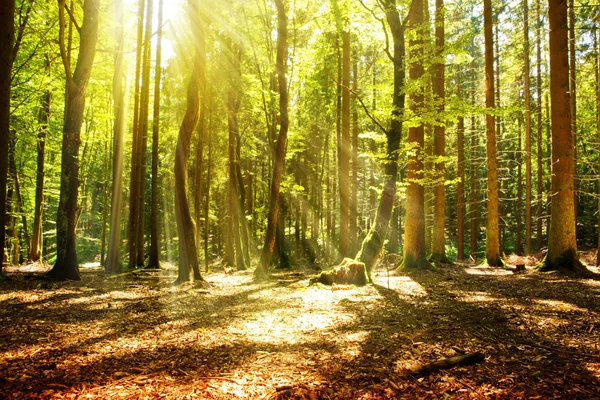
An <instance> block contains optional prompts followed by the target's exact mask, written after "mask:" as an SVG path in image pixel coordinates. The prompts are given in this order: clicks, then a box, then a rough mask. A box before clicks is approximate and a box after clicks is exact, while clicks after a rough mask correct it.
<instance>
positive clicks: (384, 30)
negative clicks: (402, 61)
mask: <svg viewBox="0 0 600 400" xmlns="http://www.w3.org/2000/svg"><path fill="white" fill-rule="evenodd" d="M358 1H359V2H360V4H361V5H362V6H363V8H364V9H365V10H367V11H369V12H370V13H371V15H372V16H373V18H375V20H377V21H379V22H380V23H381V27H382V28H383V33H384V35H385V48H384V51H385V52H386V54H387V56H388V58H389V59H390V61H392V62H393V61H394V57H393V56H392V53H390V38H389V36H388V32H387V28H386V27H385V21H384V20H383V18H379V17H378V16H377V15H375V11H373V10H372V9H370V8H369V7H367V6H366V5H365V3H364V1H363V0H358ZM380 4H381V3H380Z"/></svg>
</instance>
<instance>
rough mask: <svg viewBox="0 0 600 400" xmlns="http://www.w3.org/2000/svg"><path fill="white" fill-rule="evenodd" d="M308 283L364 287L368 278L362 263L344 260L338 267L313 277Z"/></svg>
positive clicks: (348, 259)
mask: <svg viewBox="0 0 600 400" xmlns="http://www.w3.org/2000/svg"><path fill="white" fill-rule="evenodd" d="M310 283H311V284H313V283H322V284H324V285H332V284H334V283H335V284H338V285H356V286H364V285H366V284H367V283H369V277H368V275H367V271H366V268H365V264H364V263H362V262H358V261H355V260H352V259H351V258H345V259H344V261H342V263H341V264H340V265H338V266H337V267H335V268H333V269H332V270H330V271H323V272H321V273H320V274H318V275H316V276H315V277H313V278H312V279H311V280H310Z"/></svg>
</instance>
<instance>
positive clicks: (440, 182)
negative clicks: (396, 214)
mask: <svg viewBox="0 0 600 400" xmlns="http://www.w3.org/2000/svg"><path fill="white" fill-rule="evenodd" d="M435 9H436V11H435V51H436V57H437V58H438V59H439V60H440V61H438V63H437V64H436V65H435V75H434V80H433V95H434V101H435V104H436V111H437V114H438V118H439V120H438V121H437V125H436V126H435V128H434V133H433V135H434V137H433V147H434V154H435V158H436V159H437V160H438V162H436V164H435V169H436V180H437V185H436V187H435V197H434V209H433V237H432V254H431V259H432V260H433V261H439V262H448V259H447V258H446V248H445V240H444V228H445V221H444V219H445V218H444V217H445V197H446V194H445V186H444V180H445V179H444V172H445V166H444V157H445V156H446V139H445V135H446V128H445V121H444V119H443V115H444V112H445V90H444V85H445V77H444V74H445V65H444V61H443V60H444V46H445V43H444V42H445V32H444V13H445V10H444V2H443V0H436V2H435Z"/></svg>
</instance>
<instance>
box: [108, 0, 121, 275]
mask: <svg viewBox="0 0 600 400" xmlns="http://www.w3.org/2000/svg"><path fill="white" fill-rule="evenodd" d="M123 2H124V0H116V1H115V21H116V26H115V38H116V41H117V51H116V53H115V69H114V71H113V98H114V106H113V113H114V122H113V132H114V133H113V166H112V175H113V179H112V189H111V204H110V233H109V237H108V251H107V254H106V264H105V266H104V268H105V270H106V272H108V273H113V274H116V273H119V272H121V261H120V260H119V256H120V247H121V207H122V204H123V177H122V176H123V129H124V125H125V88H124V83H123V73H124V71H123V70H124V68H123V61H124V60H123V58H124V51H125V36H124V30H125V27H124V23H125V16H124V9H125V6H124V4H123Z"/></svg>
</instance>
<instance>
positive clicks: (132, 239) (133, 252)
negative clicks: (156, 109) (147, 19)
mask: <svg viewBox="0 0 600 400" xmlns="http://www.w3.org/2000/svg"><path fill="white" fill-rule="evenodd" d="M144 3H145V0H139V3H138V27H137V28H138V30H137V46H136V58H135V60H136V61H135V88H134V95H133V129H132V132H133V133H132V136H133V137H132V140H131V180H130V183H129V224H128V233H127V236H128V238H127V241H128V250H129V268H130V269H133V268H135V265H136V261H137V245H136V240H137V232H138V224H139V212H138V197H139V193H138V190H139V182H138V180H139V172H138V170H139V168H140V166H139V159H140V157H139V153H140V151H141V150H140V147H141V145H140V137H139V122H140V76H141V74H142V48H143V45H142V39H143V37H144Z"/></svg>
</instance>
